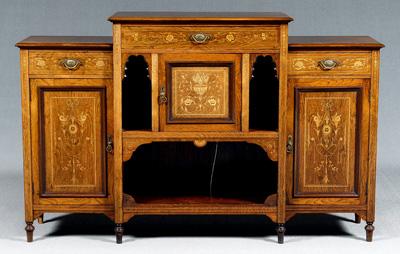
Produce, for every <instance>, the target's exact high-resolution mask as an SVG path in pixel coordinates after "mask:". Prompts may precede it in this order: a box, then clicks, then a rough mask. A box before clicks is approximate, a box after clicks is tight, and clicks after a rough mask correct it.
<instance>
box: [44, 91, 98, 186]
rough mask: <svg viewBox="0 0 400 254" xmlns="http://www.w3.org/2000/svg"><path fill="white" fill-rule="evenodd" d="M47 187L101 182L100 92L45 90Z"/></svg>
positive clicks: (86, 184)
mask: <svg viewBox="0 0 400 254" xmlns="http://www.w3.org/2000/svg"><path fill="white" fill-rule="evenodd" d="M44 100H45V104H44V105H45V108H44V114H45V120H44V135H45V137H44V138H45V151H46V165H47V166H46V171H47V173H46V191H48V192H58V191H61V190H62V191H64V192H65V189H71V192H74V190H73V188H89V189H96V188H98V186H99V185H100V186H101V181H102V180H101V169H102V168H103V165H102V159H101V158H102V155H101V153H102V150H100V149H101V144H102V142H101V137H102V133H101V126H100V125H101V121H102V120H101V119H102V116H101V96H100V94H99V92H92V91H90V92H89V91H85V92H78V91H77V92H55V91H54V92H53V91H48V92H45V93H44Z"/></svg>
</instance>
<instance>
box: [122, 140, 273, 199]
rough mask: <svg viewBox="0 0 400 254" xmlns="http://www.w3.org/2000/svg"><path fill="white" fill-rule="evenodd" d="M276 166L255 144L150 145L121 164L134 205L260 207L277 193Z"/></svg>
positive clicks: (161, 143)
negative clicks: (230, 205) (233, 205)
mask: <svg viewBox="0 0 400 254" xmlns="http://www.w3.org/2000/svg"><path fill="white" fill-rule="evenodd" d="M277 168H278V165H277V162H274V161H271V160H270V159H269V158H268V156H267V154H266V153H265V151H264V150H263V149H262V148H261V147H259V146H258V145H256V144H248V143H245V142H218V143H216V142H210V143H207V145H206V146H204V147H202V148H198V147H195V146H194V145H193V143H191V142H153V143H150V144H144V145H142V146H140V147H138V148H137V149H136V151H135V152H134V154H133V156H132V157H131V158H130V159H129V160H128V161H126V162H125V163H124V171H123V172H124V176H123V179H124V185H123V187H124V188H123V189H124V193H126V194H128V195H130V196H132V197H133V198H134V200H135V201H134V203H136V204H178V205H189V204H190V205H192V204H224V205H228V204H235V205H253V204H254V205H255V204H262V205H263V204H264V203H265V200H266V199H267V197H269V196H272V195H274V194H276V192H277V173H278V170H277Z"/></svg>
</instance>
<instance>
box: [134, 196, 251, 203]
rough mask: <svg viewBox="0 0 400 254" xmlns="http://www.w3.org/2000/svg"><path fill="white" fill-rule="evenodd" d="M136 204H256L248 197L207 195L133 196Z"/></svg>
mask: <svg viewBox="0 0 400 254" xmlns="http://www.w3.org/2000/svg"><path fill="white" fill-rule="evenodd" d="M135 201H136V203H137V204H140V203H142V204H257V203H256V202H254V201H251V200H249V199H239V198H221V197H208V196H183V197H149V196H135Z"/></svg>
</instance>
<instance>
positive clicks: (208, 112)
mask: <svg viewBox="0 0 400 254" xmlns="http://www.w3.org/2000/svg"><path fill="white" fill-rule="evenodd" d="M240 69H241V57H240V55H235V54H188V55H181V54H163V55H161V57H160V82H161V84H160V89H163V91H160V93H165V94H166V96H167V98H168V101H167V102H166V103H161V105H160V123H161V124H160V128H161V130H162V131H193V130H202V131H216V130H239V128H240V111H239V110H238V109H240V108H241V95H240V94H241V92H240V88H241V86H240V82H241V75H240V73H241V72H240Z"/></svg>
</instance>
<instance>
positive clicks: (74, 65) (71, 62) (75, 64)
mask: <svg viewBox="0 0 400 254" xmlns="http://www.w3.org/2000/svg"><path fill="white" fill-rule="evenodd" d="M60 64H61V66H63V67H64V68H65V69H67V70H70V71H75V70H77V69H79V67H80V66H81V65H82V62H81V61H80V60H79V59H74V58H66V59H63V60H61V61H60Z"/></svg>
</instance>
